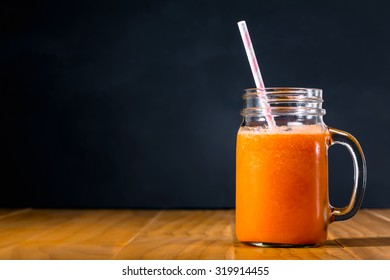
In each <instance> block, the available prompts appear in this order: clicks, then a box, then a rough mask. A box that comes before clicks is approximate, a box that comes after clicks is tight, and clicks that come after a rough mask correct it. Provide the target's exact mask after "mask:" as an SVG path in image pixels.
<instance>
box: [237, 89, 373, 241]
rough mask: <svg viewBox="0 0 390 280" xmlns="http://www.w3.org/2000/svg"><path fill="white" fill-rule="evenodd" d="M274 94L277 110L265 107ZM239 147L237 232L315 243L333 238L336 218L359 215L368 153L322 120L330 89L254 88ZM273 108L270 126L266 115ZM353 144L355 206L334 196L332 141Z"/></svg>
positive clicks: (250, 237)
mask: <svg viewBox="0 0 390 280" xmlns="http://www.w3.org/2000/svg"><path fill="white" fill-rule="evenodd" d="M261 94H266V95H267V97H268V103H269V104H270V107H271V111H270V112H269V110H267V109H266V108H265V106H264V100H263V99H262V95H261ZM243 98H244V109H243V110H242V115H243V123H242V125H241V127H240V129H239V131H238V134H237V146H236V233H237V238H238V240H240V241H242V242H247V243H250V244H253V245H258V246H312V245H318V244H321V243H323V242H324V241H325V240H326V235H327V227H328V224H329V223H331V222H333V221H338V220H345V219H348V218H350V217H352V216H353V215H354V214H355V213H356V211H357V210H358V208H359V207H360V204H361V201H362V198H363V194H364V189H365V182H366V167H365V160H364V155H363V152H362V150H361V148H360V146H359V144H358V142H357V141H356V139H355V138H353V136H351V135H350V134H348V133H346V132H343V131H339V130H336V129H332V128H328V127H327V126H326V125H325V124H324V123H323V120H322V116H323V115H324V114H325V110H324V109H322V105H321V104H322V91H321V90H319V89H302V88H269V89H266V92H265V93H260V92H259V90H256V89H252V90H246V91H245V93H244V96H243ZM267 113H271V114H272V118H273V120H274V121H275V123H274V124H273V125H272V126H270V125H269V124H268V123H267V119H266V118H265V114H267ZM336 143H338V144H342V145H345V146H347V147H348V149H349V151H350V152H351V153H352V154H353V159H354V165H355V166H356V167H357V168H355V172H356V173H355V184H354V191H353V195H352V198H351V201H350V203H349V205H347V206H345V207H342V208H336V207H332V206H331V205H330V204H329V199H328V156H327V152H328V147H330V146H331V145H333V144H336Z"/></svg>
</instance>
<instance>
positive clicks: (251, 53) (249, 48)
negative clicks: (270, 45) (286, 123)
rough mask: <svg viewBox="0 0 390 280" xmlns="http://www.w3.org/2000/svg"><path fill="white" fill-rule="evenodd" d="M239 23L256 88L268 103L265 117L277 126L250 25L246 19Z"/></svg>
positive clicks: (269, 123)
mask: <svg viewBox="0 0 390 280" xmlns="http://www.w3.org/2000/svg"><path fill="white" fill-rule="evenodd" d="M237 24H238V28H239V29H240V33H241V38H242V42H243V43H244V47H245V52H246V55H247V57H248V61H249V65H250V67H251V70H252V74H253V78H254V79H255V84H256V88H257V89H259V93H260V98H261V99H262V101H264V102H262V103H264V104H266V116H265V117H266V119H267V123H268V127H270V128H272V127H274V126H276V124H275V120H274V118H273V117H272V114H271V106H270V105H269V103H268V99H267V95H266V94H265V86H264V82H263V78H262V76H261V72H260V67H259V64H258V63H257V59H256V54H255V50H254V49H253V45H252V41H251V37H250V36H249V31H248V27H247V26H246V22H245V21H240V22H238V23H237Z"/></svg>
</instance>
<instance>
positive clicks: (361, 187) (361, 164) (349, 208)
mask: <svg viewBox="0 0 390 280" xmlns="http://www.w3.org/2000/svg"><path fill="white" fill-rule="evenodd" d="M329 132H330V139H329V146H332V145H334V144H341V145H343V146H345V147H346V148H347V149H348V151H349V152H350V154H351V156H352V162H353V167H354V168H353V170H354V184H353V190H352V196H351V200H350V201H349V204H348V205H346V206H344V207H341V208H339V207H333V206H330V209H331V213H330V214H331V216H330V222H337V221H344V220H348V219H350V218H352V217H353V216H354V215H355V214H356V212H357V211H358V209H359V208H360V205H361V204H362V201H363V196H364V192H365V189H366V181H367V167H366V160H365V158H364V154H363V150H362V148H361V147H360V145H359V142H358V141H357V140H356V139H355V137H353V136H352V135H351V134H349V133H348V132H345V131H342V130H338V129H335V128H329Z"/></svg>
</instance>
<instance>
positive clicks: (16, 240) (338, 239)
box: [0, 209, 390, 259]
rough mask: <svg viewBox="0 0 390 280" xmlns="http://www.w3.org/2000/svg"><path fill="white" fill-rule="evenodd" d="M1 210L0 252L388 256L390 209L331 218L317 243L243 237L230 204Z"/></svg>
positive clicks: (29, 255)
mask: <svg viewBox="0 0 390 280" xmlns="http://www.w3.org/2000/svg"><path fill="white" fill-rule="evenodd" d="M0 213H3V216H0V217H3V218H1V219H0V259H111V258H112V259H390V209H375V210H365V209H362V210H360V211H359V212H358V214H357V215H356V216H355V217H353V218H352V219H350V220H348V221H345V222H337V223H333V224H331V225H330V226H329V237H328V241H327V242H326V243H325V244H324V245H323V246H320V247H317V248H258V247H254V246H248V245H246V244H242V243H240V242H238V241H237V239H236V237H235V229H234V217H235V212H234V210H164V211H152V210H142V211H141V210H25V211H22V212H20V213H16V212H15V213H16V214H12V213H13V212H9V211H7V210H3V211H2V212H1V211H0ZM11 214H12V215H11Z"/></svg>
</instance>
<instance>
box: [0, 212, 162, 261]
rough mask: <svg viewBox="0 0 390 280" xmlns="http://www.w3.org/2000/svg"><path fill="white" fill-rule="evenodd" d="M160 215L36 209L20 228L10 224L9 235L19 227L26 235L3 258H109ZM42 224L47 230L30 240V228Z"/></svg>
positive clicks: (6, 249) (3, 253)
mask: <svg viewBox="0 0 390 280" xmlns="http://www.w3.org/2000/svg"><path fill="white" fill-rule="evenodd" d="M49 213H50V214H49ZM156 213H157V212H156V211H131V210H84V211H81V210H55V211H50V212H49V211H39V210H34V211H33V214H34V215H35V216H30V217H25V219H23V220H21V221H18V223H19V225H18V223H15V222H13V223H11V222H8V223H7V225H8V233H9V234H10V233H12V232H13V231H14V230H15V228H18V230H19V231H21V232H23V233H24V235H23V237H22V236H19V237H18V238H17V239H15V238H13V239H12V238H8V242H9V241H12V244H10V246H8V247H6V248H3V249H2V250H0V258H3V259H4V258H6V259H109V258H111V257H112V256H113V255H115V253H116V251H117V250H119V249H120V248H121V247H122V246H124V245H125V244H126V243H127V241H128V240H129V239H131V238H132V237H133V235H135V234H137V232H138V231H139V230H140V229H141V228H142V227H143V226H144V225H145V223H147V222H148V221H149V220H150V219H151V218H152V217H153V216H155V215H156ZM48 215H49V219H48V217H47V216H48ZM43 217H44V218H43ZM50 218H52V219H50ZM42 220H43V221H42ZM20 224H22V225H21V226H20ZM38 224H39V225H40V226H44V227H45V228H46V229H47V230H45V231H43V230H42V228H40V227H39V228H38V229H37V232H39V233H38V234H33V235H32V236H30V237H26V233H31V230H29V229H28V228H31V226H32V225H33V228H34V226H37V225H38ZM0 226H1V224H0ZM6 232H7V231H6Z"/></svg>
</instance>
